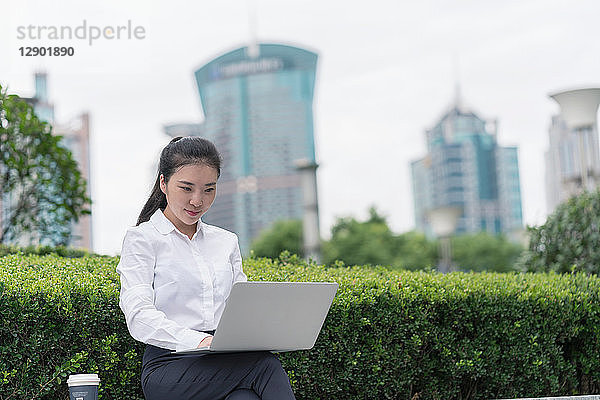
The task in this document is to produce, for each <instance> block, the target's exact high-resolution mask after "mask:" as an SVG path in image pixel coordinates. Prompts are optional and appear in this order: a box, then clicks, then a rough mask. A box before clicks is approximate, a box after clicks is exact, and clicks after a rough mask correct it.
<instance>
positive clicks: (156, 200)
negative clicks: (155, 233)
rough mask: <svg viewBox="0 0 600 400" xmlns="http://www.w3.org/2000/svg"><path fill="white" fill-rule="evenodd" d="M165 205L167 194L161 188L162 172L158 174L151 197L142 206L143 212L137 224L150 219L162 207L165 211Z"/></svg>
mask: <svg viewBox="0 0 600 400" xmlns="http://www.w3.org/2000/svg"><path fill="white" fill-rule="evenodd" d="M165 207H167V196H165V194H164V193H163V192H162V190H160V174H158V177H157V178H156V182H155V183H154V187H153V188H152V192H151V193H150V197H149V198H148V201H146V204H145V205H144V208H142V212H141V213H140V216H139V217H138V220H137V224H135V225H136V226H138V225H139V224H141V223H142V222H146V221H150V217H151V216H152V214H154V213H155V212H156V210H158V209H161V210H162V211H164V210H165Z"/></svg>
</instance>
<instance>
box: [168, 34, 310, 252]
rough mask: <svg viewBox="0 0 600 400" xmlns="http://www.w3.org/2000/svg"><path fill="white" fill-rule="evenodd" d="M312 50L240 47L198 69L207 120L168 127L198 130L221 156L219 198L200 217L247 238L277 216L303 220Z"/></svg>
mask: <svg viewBox="0 0 600 400" xmlns="http://www.w3.org/2000/svg"><path fill="white" fill-rule="evenodd" d="M316 64H317V54H315V53H313V52H310V51H307V50H304V49H301V48H297V47H292V46H286V45H280V44H257V45H254V46H249V47H243V48H238V49H236V50H233V51H230V52H228V53H226V54H223V55H221V56H219V57H217V58H215V59H214V60H212V61H210V62H208V63H207V64H206V65H204V66H202V67H201V68H199V69H198V70H197V71H196V72H195V77H196V82H197V85H198V91H199V94H200V99H201V102H202V108H203V111H204V117H205V120H204V122H203V123H202V124H201V125H200V126H194V125H190V124H187V125H186V124H178V125H171V126H167V127H165V132H166V133H167V134H169V135H171V136H176V135H178V134H183V133H191V134H202V135H203V136H204V137H206V138H207V139H209V140H211V141H213V142H214V143H215V144H216V146H217V148H218V149H219V151H220V152H221V155H222V156H223V161H224V162H223V166H224V167H223V170H222V173H221V177H220V179H219V188H218V201H216V202H215V203H214V205H213V206H212V208H211V209H210V211H209V212H208V213H207V214H206V216H205V217H203V219H204V220H205V221H206V222H208V223H211V224H215V225H218V226H221V227H224V228H226V229H229V230H232V231H234V232H236V233H237V234H238V235H239V237H240V246H241V248H242V251H243V252H247V251H248V249H249V245H250V242H251V240H252V239H253V238H255V237H256V236H257V235H259V234H260V232H261V230H263V229H265V228H268V227H269V226H270V225H271V224H272V223H273V222H274V221H276V220H278V219H292V218H293V219H301V218H302V215H303V208H302V186H301V173H300V171H299V170H298V168H297V167H296V166H295V161H296V160H300V159H303V160H305V161H308V162H309V163H313V164H314V163H315V145H314V136H313V95H314V87H315V75H316Z"/></svg>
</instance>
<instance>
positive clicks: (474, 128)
mask: <svg viewBox="0 0 600 400" xmlns="http://www.w3.org/2000/svg"><path fill="white" fill-rule="evenodd" d="M496 125H497V124H496V121H486V120H484V119H482V118H481V117H479V116H478V115H477V114H475V113H474V112H472V111H470V110H468V109H465V108H464V107H462V106H461V105H460V103H459V101H457V102H456V103H455V104H454V105H453V106H452V107H451V108H450V110H449V111H448V112H447V113H445V114H444V115H443V116H442V118H441V119H440V120H439V121H438V122H437V123H436V124H435V126H434V127H433V128H432V129H430V130H428V131H427V132H426V139H427V149H428V154H427V155H426V156H425V157H424V158H422V159H420V160H416V161H414V162H412V164H411V169H412V183H413V195H414V209H415V222H416V228H417V230H420V231H423V232H426V233H427V234H428V235H433V232H434V230H433V228H432V226H431V223H430V218H429V217H428V216H429V215H430V212H432V211H434V210H436V209H441V208H443V207H456V208H458V209H459V210H460V211H461V212H460V216H459V218H458V221H457V224H456V228H455V231H454V233H456V234H460V233H477V232H481V231H484V232H488V233H491V234H500V233H505V234H508V235H512V234H513V233H514V234H515V238H516V235H517V234H518V231H520V230H521V229H522V224H523V222H522V219H523V218H522V210H521V190H520V185H519V164H518V157H517V148H516V147H501V146H499V145H498V143H497V140H496V136H497V129H496Z"/></svg>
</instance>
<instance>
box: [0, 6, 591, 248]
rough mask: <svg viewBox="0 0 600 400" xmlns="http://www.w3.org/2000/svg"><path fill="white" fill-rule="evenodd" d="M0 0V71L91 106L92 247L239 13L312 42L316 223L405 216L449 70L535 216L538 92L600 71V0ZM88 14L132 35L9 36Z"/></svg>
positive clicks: (104, 243)
mask: <svg viewBox="0 0 600 400" xmlns="http://www.w3.org/2000/svg"><path fill="white" fill-rule="evenodd" d="M0 2H2V14H3V18H2V20H3V22H2V24H1V25H0V54H1V56H0V57H1V58H0V84H1V85H2V86H3V87H6V86H8V89H9V92H10V93H16V94H19V95H23V96H31V95H33V74H34V72H35V71H38V70H42V71H46V72H47V73H48V79H49V82H48V86H49V96H50V99H51V101H52V102H54V104H55V112H56V117H57V120H58V121H59V122H61V121H63V122H64V121H66V120H68V119H70V118H72V117H73V116H75V115H77V114H78V113H80V112H82V111H88V112H89V113H90V114H91V135H92V137H91V144H92V155H91V157H92V170H93V172H92V178H91V181H92V198H93V201H94V206H93V215H94V217H93V218H94V220H93V223H94V247H95V250H96V251H97V252H101V253H107V254H115V253H117V252H119V250H120V246H121V241H122V238H123V235H124V233H125V230H126V228H127V227H128V226H131V225H133V224H134V223H135V220H136V218H137V215H138V214H139V211H140V209H141V207H142V205H143V203H144V201H145V199H146V198H147V195H148V193H149V189H150V186H151V184H152V181H153V179H154V174H155V171H154V168H155V162H156V159H157V156H158V153H159V151H160V149H161V148H162V147H163V146H164V145H165V144H166V143H167V142H168V138H167V137H166V136H165V135H164V134H163V133H162V129H161V127H162V125H164V124H168V123H173V122H200V121H201V120H202V112H201V105H200V100H199V96H198V94H197V91H196V89H195V82H194V77H193V72H194V70H195V69H196V68H198V67H200V66H201V65H203V64H204V63H206V62H207V61H209V60H211V59H212V58H214V57H216V56H218V55H221V54H223V53H224V52H227V51H229V50H232V49H235V48H237V47H241V46H245V45H246V44H247V43H248V41H249V40H250V38H251V37H252V33H251V32H252V31H253V30H252V29H250V27H249V26H250V25H252V24H250V23H249V21H250V20H252V18H250V17H249V15H253V14H254V15H255V20H256V29H254V32H255V35H256V37H257V38H258V40H259V41H260V42H275V43H284V44H292V45H297V46H300V47H305V48H307V49H309V50H312V51H316V52H317V53H318V54H319V61H318V71H317V83H316V91H315V103H314V113H315V141H316V146H317V160H318V162H319V163H320V167H319V171H318V184H319V207H320V216H321V230H322V235H323V236H325V237H327V236H328V234H329V228H330V227H331V225H332V223H333V222H334V221H335V218H336V217H338V216H348V215H352V216H355V217H357V218H360V219H362V218H365V217H366V215H367V209H368V208H369V206H370V205H375V206H377V208H378V209H379V210H380V211H381V212H382V213H383V214H385V215H386V216H387V217H388V221H389V222H390V225H391V227H392V229H393V230H394V231H396V232H398V233H400V232H404V231H407V230H410V229H412V228H413V227H414V217H413V203H412V202H413V200H412V189H411V181H410V161H412V160H414V159H417V158H420V157H422V156H423V155H424V153H425V137H424V131H425V130H426V129H427V128H430V127H432V126H433V125H434V124H435V123H436V121H437V120H438V119H439V118H440V117H441V116H442V115H443V113H444V112H445V111H446V110H447V108H448V107H449V106H450V105H451V104H452V102H453V99H454V94H455V84H456V82H457V81H458V82H459V83H460V87H461V93H462V98H463V101H464V103H465V104H466V105H467V106H469V107H470V108H471V109H472V110H473V111H475V112H476V113H478V114H479V115H480V116H481V117H483V118H486V119H497V120H498V126H499V131H498V141H499V143H500V144H501V145H516V146H518V147H519V162H520V172H521V188H522V198H523V211H524V218H525V223H527V224H539V223H543V221H544V220H545V217H546V207H545V194H544V190H545V189H544V163H543V162H544V161H543V160H544V158H543V157H544V151H545V150H546V148H547V143H548V138H547V130H548V126H549V123H550V118H551V116H552V115H553V114H555V113H557V112H558V106H557V105H556V104H555V103H554V102H553V100H551V99H549V98H548V93H552V92H555V91H558V90H562V89H570V88H574V87H577V88H578V87H582V86H588V85H596V86H598V85H600V40H599V39H598V38H600V23H599V21H598V19H599V16H600V2H599V1H597V0H582V1H577V0H576V1H566V0H565V1H558V0H518V1H514V0H493V1H492V0H453V1H450V0H431V1H400V0H374V1H370V2H364V1H361V2H358V1H348V0H328V1H323V0H306V1H299V0H289V1H282V0H253V1H248V0H242V1H234V0H221V1H196V2H189V1H183V0H171V1H169V2H167V1H160V2H148V1H144V2H142V1H127V2H124V1H116V0H103V1H85V2H83V1H80V0H56V1H52V2H48V1H41V0H25V1H11V2H8V1H5V0H0ZM249 10H254V11H249ZM7 18H8V23H6V22H7ZM84 20H85V21H86V26H88V29H89V27H90V26H96V27H99V28H104V27H107V26H110V27H115V30H116V29H117V27H118V26H126V25H127V24H128V21H131V26H132V27H133V28H135V27H141V29H143V32H144V33H143V35H138V36H143V38H141V39H136V38H135V37H133V36H132V37H131V39H129V38H127V37H121V38H120V39H116V38H115V39H112V40H108V39H98V40H96V41H93V42H92V44H91V45H90V44H89V36H90V35H89V31H88V38H87V40H67V39H62V40H61V39H53V40H52V39H48V38H46V39H45V40H41V41H40V40H37V39H35V38H30V37H29V36H28V37H26V38H23V39H21V38H20V37H19V31H18V28H19V27H20V26H25V27H27V26H29V25H34V26H49V27H50V26H56V27H60V26H70V27H72V28H73V29H75V28H76V27H78V26H81V25H82V23H83V21H84ZM139 32H141V31H139V30H138V33H139ZM43 33H44V34H47V32H43ZM121 34H122V35H125V36H126V34H127V31H126V30H122V31H121ZM36 35H37V33H36ZM36 37H37V36H36ZM41 45H43V46H72V47H73V48H74V49H75V55H74V56H72V57H48V56H46V57H22V56H21V55H20V52H19V47H21V46H41ZM265 156H267V157H268V155H265Z"/></svg>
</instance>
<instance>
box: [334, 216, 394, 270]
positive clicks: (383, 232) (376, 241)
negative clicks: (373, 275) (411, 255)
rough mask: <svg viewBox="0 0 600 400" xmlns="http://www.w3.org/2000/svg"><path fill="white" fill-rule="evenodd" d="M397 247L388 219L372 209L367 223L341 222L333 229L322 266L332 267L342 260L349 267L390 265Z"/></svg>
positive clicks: (339, 219) (342, 219)
mask: <svg viewBox="0 0 600 400" xmlns="http://www.w3.org/2000/svg"><path fill="white" fill-rule="evenodd" d="M395 243H396V240H395V237H394V234H393V233H392V232H391V231H390V228H389V227H388V226H387V223H386V221H385V218H384V217H382V216H381V215H379V214H378V213H377V210H376V209H375V208H373V207H371V209H370V210H369V219H368V220H367V221H365V222H359V221H357V220H356V219H354V218H348V217H347V218H338V220H337V222H336V223H335V224H334V226H333V227H332V228H331V239H330V240H329V241H328V242H326V243H324V244H323V262H324V263H325V264H333V263H334V262H335V261H336V260H341V261H343V262H344V263H345V264H346V265H367V264H372V265H390V264H391V262H392V260H393V259H394V254H395V253H394V247H395Z"/></svg>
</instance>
